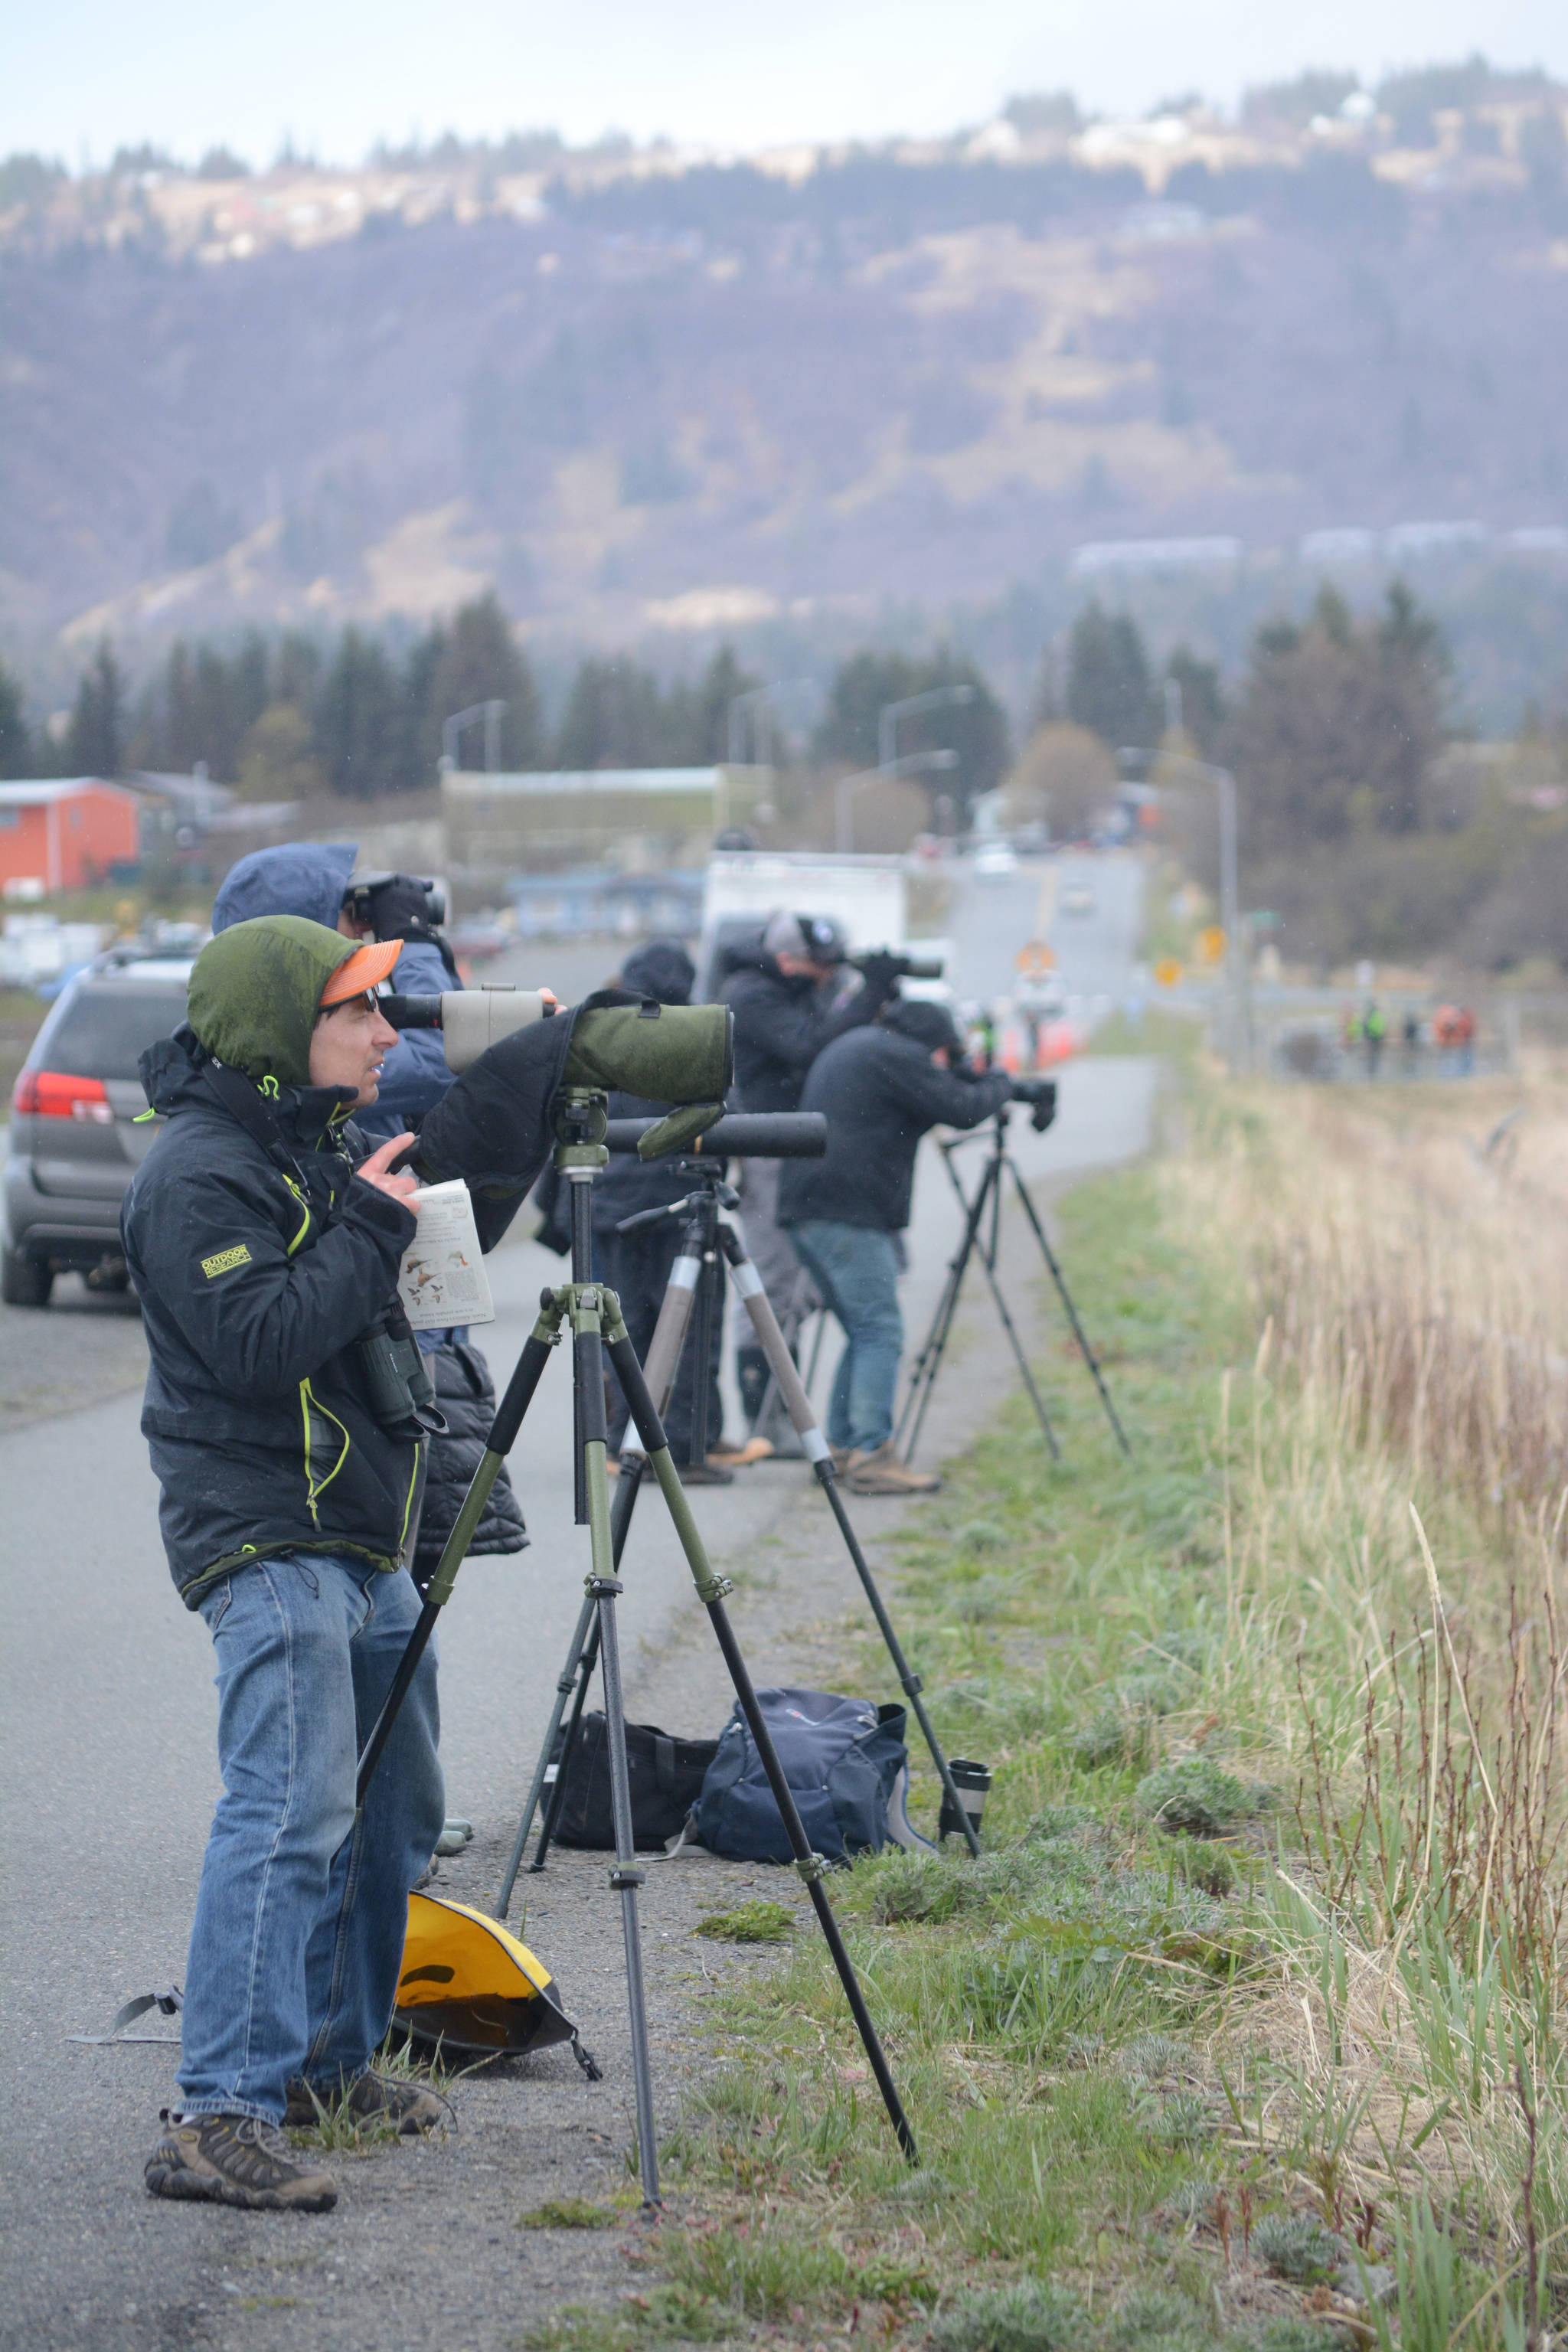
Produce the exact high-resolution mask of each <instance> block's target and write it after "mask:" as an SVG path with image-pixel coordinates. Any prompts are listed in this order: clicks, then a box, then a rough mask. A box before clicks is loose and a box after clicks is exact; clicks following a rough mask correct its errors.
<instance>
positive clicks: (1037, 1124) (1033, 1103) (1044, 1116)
mask: <svg viewBox="0 0 1568 2352" xmlns="http://www.w3.org/2000/svg"><path fill="white" fill-rule="evenodd" d="M1013 1100H1014V1101H1015V1102H1016V1103H1027V1104H1028V1105H1029V1125H1030V1126H1031V1127H1032V1128H1033V1129H1034V1130H1035V1133H1036V1134H1037V1135H1044V1133H1045V1131H1046V1129H1047V1127H1049V1125H1050V1123H1051V1121H1052V1119H1054V1118H1055V1117H1056V1115H1057V1082H1056V1080H1055V1078H1015V1079H1014V1081H1013Z"/></svg>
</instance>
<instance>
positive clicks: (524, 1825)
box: [495, 1245, 702, 1919]
mask: <svg viewBox="0 0 1568 2352" xmlns="http://www.w3.org/2000/svg"><path fill="white" fill-rule="evenodd" d="M701 1273H702V1261H701V1258H700V1256H699V1255H694V1254H693V1251H692V1250H691V1248H690V1246H689V1245H688V1246H687V1247H685V1248H683V1249H682V1252H681V1255H679V1257H678V1258H677V1259H676V1261H675V1263H674V1265H672V1266H671V1267H670V1270H669V1279H668V1283H667V1284H666V1286H665V1292H664V1298H663V1300H662V1302H661V1304H660V1307H659V1310H658V1322H657V1323H656V1324H655V1326H654V1333H653V1339H652V1342H651V1343H650V1345H649V1348H648V1351H647V1367H648V1368H647V1373H646V1374H645V1378H646V1379H647V1383H648V1386H649V1387H650V1389H651V1390H652V1391H653V1393H654V1394H655V1395H656V1396H657V1397H658V1399H659V1400H660V1404H661V1407H662V1406H664V1405H668V1402H669V1399H670V1396H671V1395H672V1394H673V1392H674V1389H675V1382H676V1379H677V1376H678V1375H679V1370H680V1354H681V1349H682V1348H683V1347H684V1345H685V1341H686V1335H687V1332H688V1330H689V1328H690V1321H691V1306H692V1300H693V1299H694V1297H696V1293H697V1286H698V1283H699V1281H700V1277H701ZM643 1466H644V1465H643V1457H642V1455H641V1454H638V1453H637V1452H636V1451H635V1450H633V1449H632V1448H630V1447H627V1448H626V1450H625V1451H624V1452H623V1454H622V1457H621V1475H620V1482H619V1484H618V1486H616V1501H615V1507H614V1509H613V1510H612V1512H611V1514H610V1532H611V1535H612V1537H613V1538H614V1546H615V1564H616V1570H617V1571H618V1570H619V1568H620V1564H621V1555H622V1553H623V1552H624V1551H625V1549H626V1536H627V1533H628V1532H629V1530H630V1528H631V1522H632V1513H633V1511H634V1510H635V1509H636V1508H637V1489H638V1487H639V1486H641V1484H642V1474H643ZM598 1663H599V1637H598V1632H597V1628H596V1627H595V1626H590V1627H588V1628H586V1629H585V1628H584V1620H583V1619H582V1618H581V1617H580V1618H579V1619H578V1621H577V1633H576V1634H575V1635H574V1639H573V1647H572V1650H571V1654H570V1655H569V1656H568V1659H567V1662H566V1664H565V1666H564V1667H563V1670H562V1675H561V1678H560V1680H559V1681H558V1682H557V1684H556V1685H555V1687H556V1690H557V1692H558V1693H559V1692H561V1690H562V1688H563V1685H564V1686H565V1688H566V1689H567V1690H571V1688H572V1685H573V1681H574V1678H575V1681H576V1690H575V1693H574V1696H573V1699H572V1712H571V1715H570V1716H569V1717H568V1718H567V1723H566V1737H565V1739H564V1740H563V1743H562V1748H561V1757H560V1761H559V1763H558V1764H557V1766H556V1770H555V1782H554V1786H553V1787H552V1790H551V1791H550V1802H549V1804H548V1805H547V1806H546V1808H545V1812H544V1820H543V1822H542V1824H541V1827H540V1832H539V1843H538V1844H537V1846H536V1847H535V1848H534V1852H533V1860H532V1861H531V1863H530V1864H529V1865H528V1870H529V1875H530V1877H531V1876H532V1875H533V1874H534V1873H535V1872H536V1871H541V1870H542V1869H543V1867H544V1864H545V1862H546V1860H547V1858H548V1856H549V1853H550V1849H551V1847H552V1845H553V1844H554V1843H555V1834H556V1832H557V1830H558V1829H559V1828H560V1825H561V1814H562V1811H563V1807H564V1805H565V1802H566V1790H567V1781H568V1777H569V1774H570V1771H571V1766H572V1759H573V1758H574V1756H575V1755H576V1753H577V1740H578V1735H579V1733H580V1731H581V1729H582V1724H583V1709H584V1705H585V1704H586V1701H587V1696H588V1689H589V1685H590V1684H591V1683H592V1681H593V1678H594V1669H595V1666H596V1665H597V1664H598ZM563 1708H564V1701H563V1700H562V1701H558V1703H557V1705H556V1706H555V1707H554V1709H553V1710H552V1714H551V1718H550V1726H549V1728H548V1730H547V1731H546V1732H545V1735H544V1744H543V1746H542V1748H541V1749H540V1752H539V1761H538V1763H537V1764H536V1765H535V1767H534V1774H533V1787H532V1790H531V1793H530V1796H529V1801H528V1804H527V1806H526V1808H525V1810H524V1812H523V1816H522V1821H521V1824H520V1826H519V1829H518V1832H517V1838H516V1841H515V1843H514V1845H513V1850H512V1860H511V1865H510V1870H509V1872H508V1875H507V1878H506V1882H505V1884H504V1885H503V1887H502V1890H501V1896H500V1907H498V1909H497V1911H496V1915H495V1916H496V1917H497V1918H498V1919H504V1918H505V1917H506V1914H507V1906H509V1905H510V1901H511V1890H512V1886H513V1885H514V1883H515V1881H516V1877H517V1871H518V1866H519V1864H520V1863H521V1858H522V1851H523V1848H524V1847H525V1846H526V1844H527V1843H528V1832H529V1830H530V1829H531V1826H532V1822H533V1814H534V1811H535V1808H536V1807H537V1805H538V1802H539V1798H540V1794H541V1792H542V1790H543V1787H544V1780H545V1775H546V1773H547V1771H548V1770H549V1767H550V1751H551V1749H552V1748H553V1747H554V1745H555V1735H556V1733H557V1732H558V1731H559V1730H560V1728H561V1717H562V1714H563Z"/></svg>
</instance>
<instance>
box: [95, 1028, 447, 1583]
mask: <svg viewBox="0 0 1568 2352" xmlns="http://www.w3.org/2000/svg"><path fill="white" fill-rule="evenodd" d="M203 1058H204V1055H203V1051H202V1048H201V1046H200V1045H198V1044H197V1042H196V1039H195V1036H194V1034H192V1032H191V1031H190V1030H189V1029H188V1028H182V1029H181V1030H180V1031H179V1032H178V1033H177V1034H176V1035H175V1036H174V1037H173V1038H168V1039H165V1040H164V1041H163V1043H162V1044H160V1045H154V1046H153V1047H152V1048H151V1050H150V1051H149V1052H148V1053H147V1054H145V1055H143V1056H142V1084H143V1085H144V1086H145V1087H146V1089H147V1098H148V1101H149V1102H150V1103H151V1104H152V1106H153V1109H154V1110H157V1111H159V1112H161V1113H162V1114H163V1117H164V1118H165V1120H166V1122H167V1123H166V1125H165V1126H164V1127H163V1129H162V1130H161V1131H160V1133H159V1134H158V1136H157V1138H156V1139H155V1140H154V1142H153V1148H152V1150H150V1151H149V1152H148V1154H147V1157H146V1159H145V1160H143V1161H142V1165H141V1167H140V1168H139V1169H138V1170H137V1171H136V1174H135V1176H134V1177H133V1178H132V1181H131V1184H130V1187H129V1189H128V1191H127V1192H126V1196H125V1204H124V1208H123V1210H122V1212H121V1237H122V1242H123V1246H124V1250H125V1262H126V1264H127V1265H128V1266H129V1267H130V1269H131V1276H132V1280H133V1282H134V1283H135V1285H136V1288H137V1290H138V1292H139V1293H140V1295H141V1299H142V1318H143V1321H144V1323H145V1326H146V1332H147V1343H148V1349H149V1352H150V1355H151V1359H152V1360H151V1364H150V1366H149V1370H148V1374H147V1390H146V1396H145V1401H144V1402H143V1405H142V1431H143V1433H144V1434H145V1435H146V1437H147V1440H148V1444H149V1448H150V1451H151V1454H152V1457H153V1470H154V1471H155V1473H156V1474H157V1476H158V1480H159V1483H160V1485H161V1486H162V1488H163V1499H162V1503H161V1505H160V1511H159V1517H160V1522H161V1525H162V1528H163V1543H164V1547H165V1549H166V1550H167V1552H168V1556H169V1568H170V1571H171V1573H172V1574H173V1576H174V1582H175V1584H176V1585H177V1586H178V1588H179V1590H180V1591H181V1593H182V1594H183V1596H184V1600H185V1601H186V1604H187V1605H188V1606H189V1607H191V1608H193V1609H194V1608H195V1605H196V1602H197V1601H199V1600H200V1598H201V1595H202V1592H203V1591H204V1590H205V1587H206V1585H207V1584H208V1583H209V1582H210V1581H211V1580H213V1579H214V1578H215V1577H218V1576H222V1575H224V1574H225V1573H226V1572H227V1571H228V1570H231V1569H233V1568H237V1567H241V1566H243V1565H245V1563H246V1562H247V1561H248V1560H251V1559H257V1558H259V1557H260V1556H262V1555H263V1554H265V1553H268V1552H281V1551H334V1552H347V1553H350V1554H353V1556H355V1557H356V1558H359V1559H368V1560H370V1561H372V1562H374V1565H375V1566H376V1567H378V1568H383V1569H395V1568H399V1567H402V1566H404V1565H405V1559H406V1553H405V1546H406V1543H407V1538H408V1532H409V1527H410V1521H411V1518H412V1515H413V1511H414V1507H415V1504H416V1500H417V1493H416V1489H417V1483H418V1471H419V1449H418V1446H417V1444H416V1443H415V1442H414V1441H413V1440H412V1439H407V1438H401V1437H395V1436H392V1435H390V1434H389V1433H387V1432H386V1431H385V1430H384V1429H383V1428H382V1427H381V1425H380V1423H378V1422H377V1421H376V1419H375V1416H374V1413H373V1412H372V1411H371V1406H370V1400H369V1395H368V1392H367V1391H366V1388H365V1385H364V1380H363V1373H362V1371H361V1369H360V1365H359V1361H358V1359H357V1357H356V1354H355V1351H354V1345H353V1343H354V1341H355V1339H357V1338H358V1336H359V1335H360V1333H362V1332H363V1330H364V1328H366V1326H367V1325H368V1324H369V1323H370V1322H371V1321H372V1320H373V1319H374V1317H375V1316H376V1315H377V1314H378V1313H379V1311H380V1310H381V1308H382V1307H384V1306H385V1305H386V1303H387V1302H388V1300H389V1299H390V1298H391V1297H393V1295H394V1293H395V1287H396V1281H397V1265H398V1259H399V1256H400V1255H401V1253H402V1250H403V1247H404V1244H405V1242H406V1241H407V1240H408V1239H409V1238H410V1236H411V1235H412V1234H413V1232H414V1216H413V1213H412V1212H411V1211H410V1210H408V1209H406V1208H405V1206H404V1205H403V1203H402V1202H400V1201H395V1200H393V1199H392V1198H390V1197H389V1196H388V1195H387V1194H386V1193H384V1192H378V1191H377V1190H376V1189H375V1187H374V1185H371V1184H363V1183H361V1182H359V1181H357V1179H356V1178H355V1176H354V1173H353V1167H354V1163H355V1161H356V1160H360V1159H363V1157H364V1156H365V1151H366V1149H367V1147H366V1145H365V1143H364V1140H363V1138H362V1137H361V1136H360V1135H359V1134H358V1131H357V1130H356V1129H354V1128H353V1126H352V1125H351V1124H349V1123H348V1119H347V1105H348V1102H349V1100H350V1099H351V1098H350V1097H347V1096H345V1095H344V1094H343V1093H342V1091H341V1090H340V1089H339V1088H337V1087H289V1086H280V1087H278V1088H277V1090H276V1092H275V1094H274V1095H273V1096H272V1098H271V1108H272V1112H273V1115H274V1117H275V1118H276V1120H277V1123H278V1126H279V1132H280V1135H281V1137H282V1139H283V1142H284V1145H285V1148H286V1149H287V1150H288V1151H289V1154H290V1155H291V1157H292V1159H293V1160H294V1162H295V1165H296V1167H297V1169H298V1171H299V1174H298V1178H297V1179H296V1178H294V1177H289V1176H286V1175H284V1173H283V1172H282V1171H281V1170H280V1168H279V1166H277V1165H276V1164H275V1163H274V1162H273V1160H271V1159H270V1158H269V1157H268V1153H267V1152H266V1150H264V1149H263V1147H262V1145H261V1144H260V1142H259V1141H258V1140H257V1139H254V1138H253V1137H252V1136H251V1135H250V1134H249V1133H248V1132H247V1129H245V1128H243V1127H241V1126H240V1125H239V1123H238V1121H237V1119H236V1118H233V1117H232V1116H231V1114H230V1113H229V1112H228V1111H227V1110H226V1109H225V1108H224V1107H223V1105H222V1103H221V1102H220V1101H219V1100H218V1099H217V1097H216V1096H215V1095H214V1094H213V1092H212V1091H211V1089H210V1088H209V1087H208V1085H207V1084H206V1082H205V1080H204V1079H203V1077H202V1076H201V1063H202V1060H203Z"/></svg>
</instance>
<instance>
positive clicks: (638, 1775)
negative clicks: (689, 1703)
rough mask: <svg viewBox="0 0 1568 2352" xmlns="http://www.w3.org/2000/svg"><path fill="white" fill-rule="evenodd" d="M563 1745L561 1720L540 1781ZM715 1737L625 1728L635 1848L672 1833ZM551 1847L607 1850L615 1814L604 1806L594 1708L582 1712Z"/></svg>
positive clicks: (601, 1724)
mask: <svg viewBox="0 0 1568 2352" xmlns="http://www.w3.org/2000/svg"><path fill="white" fill-rule="evenodd" d="M565 1746H566V1731H565V1727H564V1725H563V1727H562V1728H561V1730H560V1731H559V1732H557V1734H556V1736H555V1747H554V1750H553V1753H552V1759H551V1768H550V1770H549V1772H548V1774H547V1775H546V1780H547V1785H552V1784H553V1782H554V1780H555V1775H556V1772H557V1770H558V1769H559V1767H560V1761H561V1757H562V1754H563V1751H564V1748H565ZM718 1749H719V1742H718V1740H716V1739H677V1738H672V1737H671V1735H670V1734H669V1733H668V1731H661V1730H660V1729H659V1727H658V1724H657V1723H628V1724H627V1726H626V1774H627V1778H628V1779H629V1780H630V1782H631V1790H632V1836H633V1842H634V1843H635V1845H636V1847H637V1852H638V1853H658V1852H659V1851H660V1849H661V1848H662V1847H664V1846H666V1845H668V1843H669V1841H670V1839H671V1838H674V1837H679V1834H680V1832H681V1830H682V1829H683V1828H684V1827H685V1825H686V1817H687V1815H688V1814H689V1812H690V1811H691V1808H692V1806H693V1805H695V1804H696V1802H697V1801H698V1799H699V1797H700V1795H701V1793H702V1784H703V1779H704V1776H705V1774H706V1772H707V1770H708V1767H709V1766H710V1764H711V1763H712V1761H713V1759H714V1757H715V1755H716V1754H717V1753H718ZM555 1843H557V1845H576V1846H588V1847H592V1848H594V1849H595V1850H596V1851H598V1852H600V1853H614V1852H615V1848H616V1824H615V1817H614V1814H613V1813H612V1811H611V1810H610V1749H609V1741H608V1738H607V1737H606V1734H605V1718H604V1716H603V1714H602V1713H601V1712H600V1710H599V1709H598V1708H596V1707H595V1709H594V1711H593V1712H592V1714H588V1715H584V1717H583V1720H582V1723H581V1724H580V1726H579V1727H578V1732H577V1746H576V1748H575V1751H574V1755H573V1758H572V1764H571V1769H570V1770H569V1771H568V1773H567V1777H566V1796H565V1800H564V1802H563V1805H562V1808H561V1819H560V1822H558V1824H557V1826H556V1831H555Z"/></svg>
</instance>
